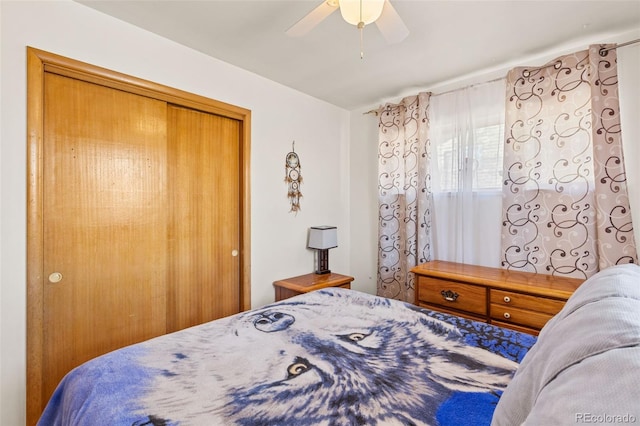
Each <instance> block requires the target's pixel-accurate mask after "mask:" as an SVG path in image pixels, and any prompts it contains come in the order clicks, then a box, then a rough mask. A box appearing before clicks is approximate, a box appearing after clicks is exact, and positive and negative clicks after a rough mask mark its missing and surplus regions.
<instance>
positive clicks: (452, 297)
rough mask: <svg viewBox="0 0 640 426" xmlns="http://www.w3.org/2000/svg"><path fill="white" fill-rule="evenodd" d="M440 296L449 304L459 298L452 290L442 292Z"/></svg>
mask: <svg viewBox="0 0 640 426" xmlns="http://www.w3.org/2000/svg"><path fill="white" fill-rule="evenodd" d="M440 294H441V295H442V297H444V300H446V301H447V302H455V301H456V299H457V298H458V293H456V292H455V291H452V290H442V291H441V292H440Z"/></svg>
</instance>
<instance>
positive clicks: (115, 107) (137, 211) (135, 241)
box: [42, 73, 168, 398]
mask: <svg viewBox="0 0 640 426" xmlns="http://www.w3.org/2000/svg"><path fill="white" fill-rule="evenodd" d="M44 87H45V92H44V141H45V143H44V147H43V180H42V181H43V207H44V208H43V215H42V219H43V234H44V235H43V237H44V249H43V250H44V259H43V261H44V262H43V270H44V274H45V276H44V277H43V278H44V289H43V307H44V310H43V325H44V334H43V357H42V362H43V368H42V370H43V372H44V377H43V395H44V396H45V398H48V395H50V394H51V392H52V391H53V389H54V388H55V386H56V385H57V383H58V381H59V380H60V379H61V378H62V377H63V375H64V374H65V373H67V372H68V371H69V370H70V369H71V368H73V367H75V366H77V365H78V364H80V363H81V362H83V361H86V360H88V359H90V358H92V357H95V356H97V355H100V354H103V353H105V352H108V351H111V350H113V349H116V348H119V347H122V346H125V345H128V344H131V343H134V342H138V341H141V340H144V339H147V338H150V337H153V336H157V335H161V334H163V333H165V328H166V320H165V319H166V291H167V287H166V274H167V267H166V264H167V250H166V246H167V243H166V229H167V209H166V206H167V202H168V199H167V193H166V189H165V188H166V163H167V160H166V153H167V149H166V125H165V122H166V119H165V117H166V103H165V102H162V101H157V100H153V99H150V98H147V97H143V96H138V95H134V94H130V93H127V92H123V91H120V90H115V89H110V88H107V87H104V86H101V85H97V84H92V83H87V82H83V81H79V80H76V79H72V78H68V77H62V76H59V75H55V74H50V73H46V74H45V84H44Z"/></svg>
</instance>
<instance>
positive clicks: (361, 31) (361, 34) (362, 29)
mask: <svg viewBox="0 0 640 426" xmlns="http://www.w3.org/2000/svg"><path fill="white" fill-rule="evenodd" d="M361 24H362V22H360V24H358V28H359V29H360V59H363V58H364V35H363V34H364V25H361Z"/></svg>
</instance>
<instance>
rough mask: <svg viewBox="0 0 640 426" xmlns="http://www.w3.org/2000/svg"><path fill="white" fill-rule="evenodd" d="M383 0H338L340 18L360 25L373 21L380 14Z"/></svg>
mask: <svg viewBox="0 0 640 426" xmlns="http://www.w3.org/2000/svg"><path fill="white" fill-rule="evenodd" d="M384 2H385V0H340V13H341V14H342V18H343V19H344V20H345V21H347V22H348V23H350V24H351V25H355V26H358V27H361V26H362V25H368V24H370V23H372V22H375V20H376V19H378V18H379V17H380V15H381V14H382V8H383V7H384Z"/></svg>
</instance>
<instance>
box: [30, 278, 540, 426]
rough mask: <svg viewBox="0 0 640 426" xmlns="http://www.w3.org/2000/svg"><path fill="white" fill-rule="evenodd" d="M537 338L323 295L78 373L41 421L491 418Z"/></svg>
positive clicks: (165, 340) (419, 421) (372, 299)
mask: <svg viewBox="0 0 640 426" xmlns="http://www.w3.org/2000/svg"><path fill="white" fill-rule="evenodd" d="M535 340H536V339H535V337H533V336H529V335H526V334H521V333H518V332H515V331H510V330H506V329H501V328H498V327H494V326H491V325H488V324H482V323H477V322H473V321H468V320H465V319H462V318H458V317H454V316H449V315H445V314H441V313H436V312H433V311H430V310H426V309H420V308H417V307H415V306H413V305H410V304H406V303H402V302H399V301H394V300H389V299H384V298H380V297H376V296H371V295H368V294H364V293H360V292H356V291H352V290H344V289H326V290H320V291H316V292H313V293H309V294H305V295H301V296H297V297H294V298H291V299H287V300H284V301H282V302H278V303H275V304H271V305H268V306H265V307H263V308H260V309H255V310H252V311H247V312H243V313H240V314H237V315H234V316H231V317H227V318H223V319H219V320H217V321H213V322H210V323H206V324H203V325H199V326H196V327H192V328H189V329H185V330H182V331H179V332H176V333H173V334H169V335H165V336H161V337H158V338H155V339H152V340H149V341H146V342H143V343H140V344H137V345H133V346H129V347H126V348H123V349H120V350H117V351H115V352H112V353H109V354H106V355H103V356H101V357H98V358H96V359H94V360H92V361H89V362H87V363H85V364H83V365H82V366H80V367H78V368H76V369H75V370H73V371H71V372H70V373H69V374H68V375H67V376H66V377H65V378H64V379H63V380H62V382H61V383H60V385H59V386H58V388H57V390H56V391H55V393H54V395H53V396H52V398H51V400H50V401H49V404H48V405H47V407H46V409H45V411H44V413H43V414H42V417H41V419H40V422H39V424H40V425H91V426H96V425H131V426H142V425H199V426H200V425H204V426H208V425H247V426H249V425H296V426H300V425H443V426H444V425H458V426H460V425H465V424H468V425H474V426H478V425H482V424H487V425H488V424H489V423H490V421H491V416H492V413H493V410H494V408H495V406H496V404H497V402H498V398H499V395H500V394H501V392H502V390H503V389H504V388H505V386H506V385H507V383H508V382H509V381H510V380H511V377H512V375H513V373H514V372H515V370H516V368H517V366H518V362H519V361H520V360H521V359H522V357H523V356H524V354H525V353H526V352H527V350H528V349H529V348H530V347H531V345H532V344H533V343H534V342H535Z"/></svg>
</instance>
